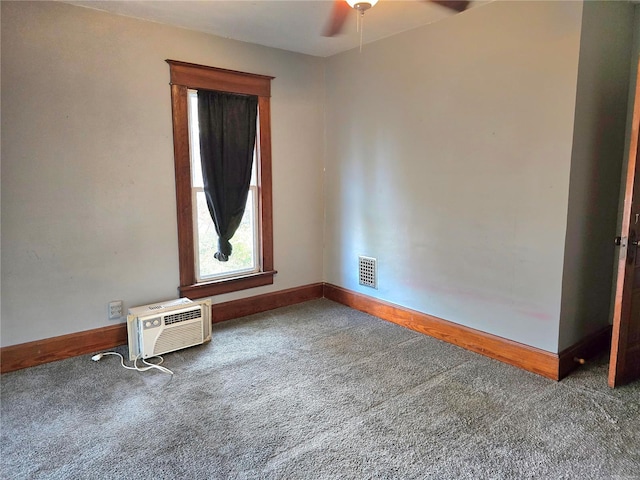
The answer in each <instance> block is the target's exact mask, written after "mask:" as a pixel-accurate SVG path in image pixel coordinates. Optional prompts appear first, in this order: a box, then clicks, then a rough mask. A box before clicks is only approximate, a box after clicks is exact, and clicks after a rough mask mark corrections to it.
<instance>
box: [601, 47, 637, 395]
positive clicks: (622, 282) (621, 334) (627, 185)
mask: <svg viewBox="0 0 640 480" xmlns="http://www.w3.org/2000/svg"><path fill="white" fill-rule="evenodd" d="M639 131H640V60H639V62H638V70H637V72H636V85H635V99H634V102H633V116H632V121H631V137H630V144H629V158H628V162H627V167H626V174H625V182H624V184H623V188H624V189H625V190H624V200H623V207H622V227H621V238H622V243H621V246H620V251H619V256H618V272H617V276H616V290H615V300H614V310H613V332H612V338H611V356H610V360H609V375H608V384H609V386H610V387H615V386H617V385H620V384H622V383H624V382H625V380H626V379H625V378H624V376H625V375H624V373H622V374H620V373H619V372H621V371H624V367H625V363H626V358H625V353H626V344H627V342H628V337H629V322H623V320H624V319H625V318H627V317H629V316H630V315H631V301H623V299H624V298H625V295H630V292H629V290H631V289H632V287H633V285H632V284H630V283H629V282H630V280H629V278H627V277H628V275H627V252H628V249H629V248H630V247H631V246H630V245H628V235H629V231H630V227H631V208H632V201H633V195H634V182H635V176H636V169H637V167H638V165H637V162H638V157H639V156H640V153H639V148H640V142H639ZM635 193H636V195H640V192H635ZM634 248H635V247H634ZM631 282H633V279H631Z"/></svg>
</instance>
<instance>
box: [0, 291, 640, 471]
mask: <svg viewBox="0 0 640 480" xmlns="http://www.w3.org/2000/svg"><path fill="white" fill-rule="evenodd" d="M213 338H214V340H213V341H212V342H211V343H209V344H207V345H203V346H200V347H194V348H191V349H186V350H182V351H180V352H175V353H172V354H169V355H166V357H165V365H166V366H167V367H169V368H171V369H172V370H174V372H175V375H174V376H173V378H171V377H170V376H168V375H166V374H162V373H157V372H147V373H138V372H134V371H129V370H124V369H122V368H121V367H120V365H119V361H118V359H117V358H116V357H105V358H104V359H103V360H101V361H100V362H97V363H96V362H92V361H91V360H90V355H87V356H82V357H77V358H73V359H68V360H63V361H60V362H55V363H51V364H48V365H41V366H38V367H34V368H30V369H26V370H22V371H18V372H13V373H9V374H5V375H3V376H2V379H1V382H2V383H1V386H2V391H1V400H2V404H1V414H2V417H1V427H2V444H1V447H2V450H1V453H2V458H1V464H0V465H1V467H2V477H3V478H7V479H25V478H34V479H36V478H37V479H106V478H110V479H111V478H112V479H122V478H135V479H154V480H156V479H183V478H184V479H232V478H242V479H245V478H247V479H248V478H282V479H297V478H309V479H325V478H331V479H334V478H354V479H364V478H398V479H411V478H438V479H440V478H441V479H455V478H473V479H478V478H496V479H508V478H513V479H523V478H544V479H560V478H571V479H574V478H575V479H600V478H614V479H623V478H640V415H639V414H640V384H639V382H636V383H634V384H632V385H630V386H627V387H623V388H620V389H616V390H610V389H609V388H608V387H607V386H606V368H607V359H606V358H605V357H602V358H600V359H599V360H597V361H595V362H592V363H590V364H587V365H586V366H584V367H581V369H580V370H578V371H576V372H575V373H574V374H572V375H571V376H570V377H569V378H567V379H565V380H564V381H562V382H559V383H556V382H553V381H550V380H547V379H544V378H542V377H539V376H537V375H534V374H530V373H527V372H524V371H521V370H519V369H517V368H514V367H510V366H508V365H504V364H501V363H499V362H497V361H493V360H490V359H487V358H484V357H482V356H479V355H476V354H473V353H470V352H467V351H465V350H462V349H460V348H457V347H454V346H451V345H448V344H445V343H443V342H440V341H437V340H434V339H432V338H429V337H426V336H423V335H421V334H418V333H415V332H412V331H410V330H406V329H404V328H401V327H399V326H396V325H393V324H390V323H387V322H384V321H382V320H379V319H376V318H374V317H371V316H369V315H366V314H363V313H360V312H356V311H354V310H351V309H349V308H347V307H344V306H341V305H338V304H335V303H333V302H330V301H328V300H325V299H322V300H315V301H312V302H308V303H304V304H301V305H296V306H292V307H287V308H282V309H279V310H275V311H271V312H267V313H264V314H259V315H254V316H250V317H246V318H243V319H239V320H234V321H231V322H226V323H223V324H218V325H215V326H214V332H213ZM119 351H121V352H122V353H126V348H124V347H122V348H120V349H119Z"/></svg>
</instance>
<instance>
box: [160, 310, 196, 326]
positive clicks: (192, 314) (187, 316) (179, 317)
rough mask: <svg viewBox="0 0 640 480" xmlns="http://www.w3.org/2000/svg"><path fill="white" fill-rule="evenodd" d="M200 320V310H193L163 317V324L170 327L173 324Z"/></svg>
mask: <svg viewBox="0 0 640 480" xmlns="http://www.w3.org/2000/svg"><path fill="white" fill-rule="evenodd" d="M195 318H200V308H197V309H195V310H189V311H187V312H180V313H172V314H170V315H165V316H164V324H165V325H171V324H173V323H179V322H186V321H187V320H193V319H195Z"/></svg>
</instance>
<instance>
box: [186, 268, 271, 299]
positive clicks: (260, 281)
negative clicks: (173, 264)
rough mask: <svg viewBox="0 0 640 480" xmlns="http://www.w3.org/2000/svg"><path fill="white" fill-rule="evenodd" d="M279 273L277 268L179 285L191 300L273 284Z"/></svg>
mask: <svg viewBox="0 0 640 480" xmlns="http://www.w3.org/2000/svg"><path fill="white" fill-rule="evenodd" d="M276 273H278V272H277V271H275V270H270V271H268V272H258V273H251V274H249V275H243V276H238V277H233V278H225V279H223V280H217V281H213V282H203V283H194V284H193V285H184V286H182V287H179V288H178V290H179V291H180V296H181V297H187V298H190V299H191V300H193V299H196V298H203V297H211V296H213V295H222V294H223V293H230V292H237V291H238V290H245V289H247V288H255V287H261V286H263V285H271V284H272V283H273V276H274V275H275V274H276Z"/></svg>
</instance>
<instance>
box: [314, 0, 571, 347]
mask: <svg viewBox="0 0 640 480" xmlns="http://www.w3.org/2000/svg"><path fill="white" fill-rule="evenodd" d="M581 15H582V4H581V3H579V2H496V3H491V4H489V5H486V6H483V7H479V8H474V9H472V10H470V11H467V12H465V13H464V14H460V15H456V16H453V17H451V18H448V19H446V20H443V21H440V22H438V23H435V24H432V25H428V26H425V27H421V28H419V29H416V30H412V31H409V32H406V33H404V34H401V35H397V36H394V37H391V38H388V39H385V40H383V41H380V42H377V43H373V44H370V45H366V46H365V47H364V49H363V52H362V53H361V54H359V53H358V52H357V51H351V52H347V53H345V54H342V55H338V56H335V57H331V58H329V59H328V62H327V73H326V75H327V87H326V89H327V92H328V96H327V122H326V125H327V157H326V178H325V202H326V227H325V236H326V238H325V280H326V281H327V282H329V283H333V284H336V285H339V286H342V287H345V288H348V289H351V290H355V291H358V292H361V293H364V294H367V295H371V296H374V297H378V298H381V299H384V300H386V301H390V302H393V303H396V304H400V305H403V306H406V307H409V308H412V309H415V310H418V311H421V312H425V313H428V314H432V315H435V316H438V317H441V318H444V319H446V320H450V321H453V322H456V323H459V324H462V325H466V326H469V327H472V328H476V329H479V330H482V331H485V332H489V333H492V334H496V335H499V336H502V337H505V338H508V339H512V340H515V341H518V342H522V343H525V344H528V345H532V346H535V347H539V348H542V349H544V350H548V351H552V352H556V351H557V349H558V328H559V318H560V302H561V298H560V295H561V282H562V266H563V254H564V251H563V250H564V240H565V227H566V222H567V198H568V193H569V192H568V187H569V171H570V164H571V146H572V134H573V114H574V111H575V97H576V77H577V69H578V53H579V46H580V24H581ZM361 254H362V255H370V256H373V257H376V258H377V259H378V268H379V288H378V290H372V289H368V288H366V287H361V286H359V285H358V280H357V257H358V255H361Z"/></svg>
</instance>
